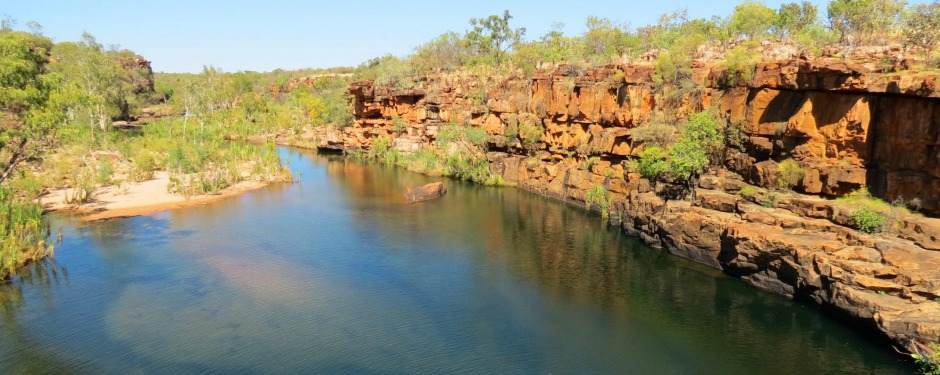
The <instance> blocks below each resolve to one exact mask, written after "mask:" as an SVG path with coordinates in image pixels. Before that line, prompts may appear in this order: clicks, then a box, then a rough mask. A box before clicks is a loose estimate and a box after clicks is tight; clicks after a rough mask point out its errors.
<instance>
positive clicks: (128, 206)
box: [39, 171, 270, 222]
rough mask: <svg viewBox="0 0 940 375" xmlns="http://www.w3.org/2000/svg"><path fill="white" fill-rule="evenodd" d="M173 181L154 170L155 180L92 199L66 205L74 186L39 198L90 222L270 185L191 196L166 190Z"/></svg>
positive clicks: (47, 207) (47, 206)
mask: <svg viewBox="0 0 940 375" xmlns="http://www.w3.org/2000/svg"><path fill="white" fill-rule="evenodd" d="M169 183H170V177H169V174H168V173H166V172H163V171H158V172H155V173H154V176H153V178H152V179H150V180H147V181H143V182H136V183H131V184H123V185H122V186H121V187H120V188H119V187H117V186H114V185H112V186H106V187H103V188H99V189H97V190H96V192H95V195H94V198H93V200H92V201H91V202H87V203H82V204H77V205H76V204H66V203H65V197H66V195H67V194H69V193H71V192H72V191H73V189H58V190H53V191H51V192H49V193H47V194H45V195H43V196H42V197H40V199H39V201H40V204H41V205H42V207H43V212H45V213H48V212H71V213H75V214H78V215H80V216H78V217H77V219H78V220H80V221H83V222H91V221H97V220H107V219H115V218H122V217H134V216H143V215H149V214H152V213H156V212H161V211H167V210H173V209H178V208H184V207H191V206H198V205H203V204H207V203H211V202H215V201H218V200H222V199H226V198H229V197H234V196H237V195H241V194H244V193H247V192H249V191H253V190H257V189H260V188H263V187H265V186H268V185H269V184H270V182H262V181H242V182H239V183H237V184H235V185H232V186H229V187H227V188H225V189H222V190H221V191H220V192H219V193H218V194H207V195H196V196H192V197H190V198H189V199H186V197H183V196H182V195H179V194H174V193H170V192H168V191H167V186H168V185H169Z"/></svg>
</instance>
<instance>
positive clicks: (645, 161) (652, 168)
mask: <svg viewBox="0 0 940 375" xmlns="http://www.w3.org/2000/svg"><path fill="white" fill-rule="evenodd" d="M639 156H640V160H639V161H638V162H637V170H638V171H639V172H640V175H641V176H643V178H646V179H648V180H650V181H656V180H657V179H659V176H661V175H662V174H663V173H665V172H667V171H668V170H669V163H667V162H666V158H667V156H668V153H667V152H666V150H664V149H662V148H661V147H658V146H648V147H646V148H644V149H643V151H640V155H639Z"/></svg>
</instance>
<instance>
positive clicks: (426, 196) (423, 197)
mask: <svg viewBox="0 0 940 375" xmlns="http://www.w3.org/2000/svg"><path fill="white" fill-rule="evenodd" d="M444 194H447V187H446V186H444V183H442V182H432V183H430V184H426V185H421V186H417V187H413V188H410V189H408V192H407V193H405V199H406V200H408V203H416V202H423V201H427V200H431V199H434V198H438V197H440V196H442V195H444Z"/></svg>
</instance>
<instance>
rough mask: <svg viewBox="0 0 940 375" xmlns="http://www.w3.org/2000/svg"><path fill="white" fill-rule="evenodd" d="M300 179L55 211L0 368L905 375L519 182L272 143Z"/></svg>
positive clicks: (12, 298)
mask: <svg viewBox="0 0 940 375" xmlns="http://www.w3.org/2000/svg"><path fill="white" fill-rule="evenodd" d="M283 152H284V153H285V156H287V157H288V158H289V160H290V164H291V168H292V169H293V170H294V171H295V173H297V172H299V173H301V183H296V184H282V185H276V186H271V187H270V188H267V189H263V190H259V191H255V192H252V193H249V194H246V195H243V196H240V197H236V198H232V199H228V200H224V201H220V202H215V203H211V204H207V205H204V206H198V207H191V208H186V209H179V210H174V211H168V212H161V213H157V214H154V215H150V216H142V217H135V218H128V219H118V220H111V221H105V222H97V223H91V224H80V223H77V222H74V221H72V220H70V219H69V218H68V217H65V216H60V217H58V218H57V219H56V222H55V224H54V226H55V227H57V228H61V230H62V231H63V235H64V238H63V243H62V245H61V246H60V247H59V248H58V250H57V252H56V262H55V264H54V265H46V266H44V267H37V268H36V271H35V272H34V276H33V277H31V278H27V279H25V280H23V281H22V282H20V283H18V284H15V285H6V286H3V287H0V313H2V318H3V319H2V321H0V332H2V335H0V373H2V374H20V373H24V374H39V373H55V374H68V373H112V374H137V373H139V374H150V373H173V374H185V373H225V374H229V373H275V374H276V373H322V374H624V373H676V374H688V373H696V374H737V373H746V374H754V373H760V374H795V373H800V374H814V373H819V374H830V373H847V374H857V373H878V374H892V373H899V374H900V373H911V372H912V367H911V364H910V363H908V362H907V361H905V360H903V359H902V358H901V357H900V356H898V355H896V354H895V353H893V352H892V351H891V350H890V349H889V347H888V346H887V345H886V344H885V343H884V342H879V341H871V340H865V339H864V337H862V336H863V335H862V334H859V333H856V332H855V331H853V330H852V329H850V328H849V327H847V326H845V325H843V324H840V323H839V322H837V321H835V320H834V319H832V318H829V317H827V316H824V315H823V314H821V313H819V312H818V311H817V310H815V309H813V308H811V307H808V306H805V305H801V304H798V303H794V302H791V301H788V300H786V299H783V298H781V297H778V296H776V295H772V294H768V293H764V292H761V291H758V290H756V289H754V288H751V287H749V286H747V285H745V284H744V283H742V282H741V281H740V280H736V279H732V278H728V277H726V276H723V275H722V274H720V273H718V272H716V271H714V270H712V269H709V268H706V267H703V266H700V265H698V264H695V263H692V262H689V261H685V260H683V259H678V258H676V257H672V256H668V255H665V254H664V253H663V252H661V251H657V250H653V249H650V248H648V247H646V246H644V245H643V244H641V243H639V242H638V241H636V240H635V239H633V238H630V237H627V236H626V235H623V234H622V233H620V232H619V231H617V230H616V229H613V228H607V227H605V226H604V225H602V223H601V220H600V218H599V217H598V215H597V214H596V213H591V212H587V211H585V210H583V209H581V208H579V207H573V206H570V205H565V204H562V203H560V202H556V201H552V200H548V199H546V198H542V197H539V196H536V195H533V194H530V193H526V192H522V191H519V190H516V189H498V188H483V187H479V186H474V185H470V184H465V183H460V182H457V181H446V183H447V185H448V188H449V190H450V192H449V193H448V194H447V195H446V196H445V197H444V198H442V199H438V200H435V201H430V202H424V203H421V204H412V205H409V204H405V203H404V198H403V196H402V194H403V192H404V190H405V189H406V188H407V187H409V186H415V185H418V184H422V183H426V182H429V181H435V180H440V178H431V177H426V176H421V175H416V174H412V173H409V172H406V171H402V170H396V169H392V168H384V167H377V166H367V165H361V164H357V163H355V162H352V161H345V160H343V159H342V158H337V157H327V156H317V155H315V154H311V153H297V152H289V151H283Z"/></svg>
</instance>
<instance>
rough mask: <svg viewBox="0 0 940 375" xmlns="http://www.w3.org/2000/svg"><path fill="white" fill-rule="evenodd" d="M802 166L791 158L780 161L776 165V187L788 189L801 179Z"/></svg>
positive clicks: (802, 173)
mask: <svg viewBox="0 0 940 375" xmlns="http://www.w3.org/2000/svg"><path fill="white" fill-rule="evenodd" d="M804 174H805V172H804V171H803V167H800V164H799V163H797V162H796V161H795V160H793V159H787V160H784V161H782V162H780V165H778V166H777V170H776V175H777V181H776V182H777V187H778V188H780V189H789V188H791V187H793V186H795V185H797V184H799V183H800V181H801V180H803V175H804Z"/></svg>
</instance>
